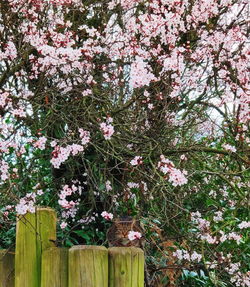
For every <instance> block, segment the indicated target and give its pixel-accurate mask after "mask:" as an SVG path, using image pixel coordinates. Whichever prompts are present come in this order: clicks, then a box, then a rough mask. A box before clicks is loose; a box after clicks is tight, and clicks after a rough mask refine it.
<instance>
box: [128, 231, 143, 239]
mask: <svg viewBox="0 0 250 287" xmlns="http://www.w3.org/2000/svg"><path fill="white" fill-rule="evenodd" d="M141 237H142V235H141V233H140V232H137V231H129V233H128V239H129V240H130V241H133V240H139V239H140V238H141Z"/></svg>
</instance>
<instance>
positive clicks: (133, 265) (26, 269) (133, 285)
mask: <svg viewBox="0 0 250 287" xmlns="http://www.w3.org/2000/svg"><path fill="white" fill-rule="evenodd" d="M55 241H56V213H55V211H54V210H53V209H50V208H37V210H36V212H35V213H33V214H31V213H28V214H26V215H25V216H22V217H19V219H18V221H17V230H16V248H15V251H13V252H11V251H9V250H8V251H7V250H0V287H143V286H144V254H143V251H142V250H141V249H140V248H135V247H112V248H109V249H107V248H105V247H103V246H90V245H86V246H85V245H76V246H73V247H72V248H70V249H68V248H59V247H55Z"/></svg>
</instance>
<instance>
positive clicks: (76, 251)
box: [68, 245, 108, 287]
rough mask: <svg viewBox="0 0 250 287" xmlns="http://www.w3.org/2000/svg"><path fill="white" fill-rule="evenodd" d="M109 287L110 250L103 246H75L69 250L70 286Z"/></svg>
mask: <svg viewBox="0 0 250 287" xmlns="http://www.w3.org/2000/svg"><path fill="white" fill-rule="evenodd" d="M83 286H86V287H108V250H107V249H106V248H105V247H102V246H83V245H78V246H74V247H72V248H71V249H70V250H69V286H68V287H83Z"/></svg>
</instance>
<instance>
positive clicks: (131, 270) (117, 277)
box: [109, 247, 144, 287]
mask: <svg viewBox="0 0 250 287" xmlns="http://www.w3.org/2000/svg"><path fill="white" fill-rule="evenodd" d="M118 286H119V287H143V286H144V253H143V251H142V250H141V249H140V248H136V247H112V248H109V287H118Z"/></svg>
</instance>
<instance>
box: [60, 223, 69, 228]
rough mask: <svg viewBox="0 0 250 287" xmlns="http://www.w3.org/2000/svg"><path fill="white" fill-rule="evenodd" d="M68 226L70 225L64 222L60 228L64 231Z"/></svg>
mask: <svg viewBox="0 0 250 287" xmlns="http://www.w3.org/2000/svg"><path fill="white" fill-rule="evenodd" d="M67 225H68V223H67V222H64V221H63V222H62V223H61V224H60V227H61V228H62V229H64V228H66V227H67Z"/></svg>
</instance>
